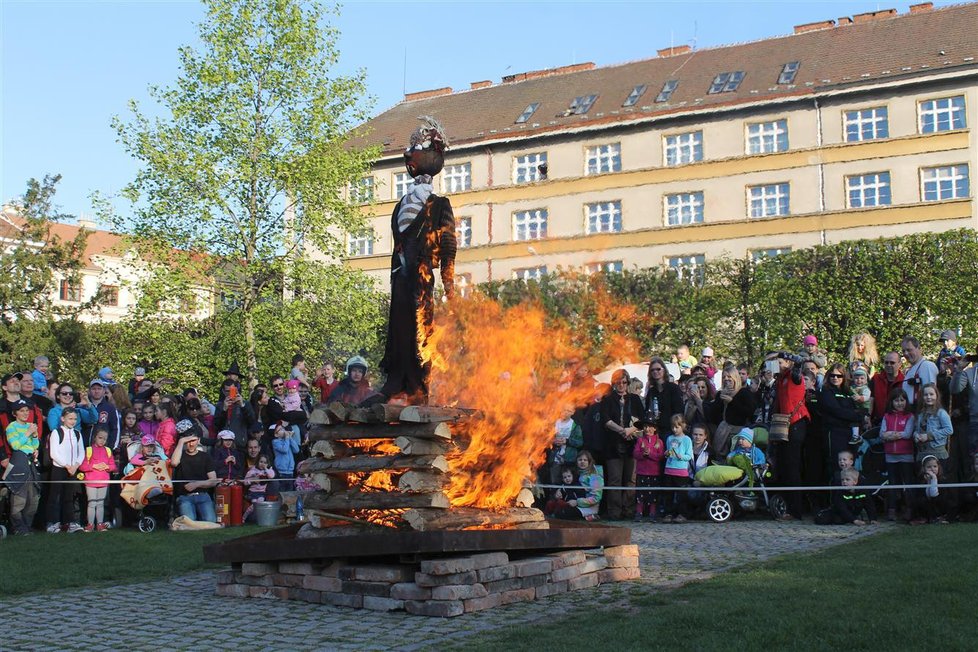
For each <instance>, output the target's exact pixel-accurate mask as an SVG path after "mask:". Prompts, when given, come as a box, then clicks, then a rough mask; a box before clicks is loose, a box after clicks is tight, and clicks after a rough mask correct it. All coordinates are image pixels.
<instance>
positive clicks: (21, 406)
mask: <svg viewBox="0 0 978 652" xmlns="http://www.w3.org/2000/svg"><path fill="white" fill-rule="evenodd" d="M4 385H6V383H4ZM9 407H10V408H12V413H13V416H14V419H15V420H14V421H12V422H11V423H10V424H9V425H8V426H7V428H6V440H7V446H8V447H9V449H10V452H9V454H8V453H7V451H6V450H4V452H3V453H2V454H3V455H6V456H7V458H6V459H4V460H3V461H4V464H3V466H4V476H5V483H6V485H7V487H8V489H9V490H10V494H11V495H10V524H11V526H12V527H13V531H14V534H18V535H24V534H30V533H31V523H32V522H33V521H34V514H35V513H36V512H37V502H38V491H37V480H38V476H37V457H38V455H37V451H38V447H39V445H40V441H39V439H38V436H37V426H36V425H35V424H32V423H27V416H28V414H29V413H30V407H29V406H28V405H27V402H26V401H18V402H17V403H14V404H12V405H10V406H9Z"/></svg>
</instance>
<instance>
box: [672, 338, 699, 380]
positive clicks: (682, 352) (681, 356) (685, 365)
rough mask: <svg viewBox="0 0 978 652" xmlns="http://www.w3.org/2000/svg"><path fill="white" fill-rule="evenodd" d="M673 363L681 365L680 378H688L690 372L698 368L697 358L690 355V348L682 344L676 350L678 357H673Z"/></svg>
mask: <svg viewBox="0 0 978 652" xmlns="http://www.w3.org/2000/svg"><path fill="white" fill-rule="evenodd" d="M673 362H675V363H677V364H678V365H679V375H680V376H688V375H689V372H690V370H691V369H692V368H693V367H694V366H696V358H694V357H693V356H691V355H690V354H689V347H688V346H686V345H685V344H680V345H679V346H678V347H677V348H676V355H675V356H674V357H673Z"/></svg>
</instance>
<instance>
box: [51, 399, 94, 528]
mask: <svg viewBox="0 0 978 652" xmlns="http://www.w3.org/2000/svg"><path fill="white" fill-rule="evenodd" d="M60 421H61V423H60V425H59V426H58V427H57V428H55V429H54V430H52V431H51V435H50V441H49V443H48V446H49V450H50V455H51V473H50V476H49V479H50V481H51V482H52V483H54V484H52V485H51V488H50V490H49V491H48V495H47V531H48V532H50V533H51V534H55V533H57V532H61V531H62V528H63V529H64V530H65V531H67V532H72V533H74V532H81V530H82V526H81V525H79V524H78V521H77V520H75V491H76V489H77V484H78V483H77V482H74V480H75V474H76V473H77V472H78V467H80V466H81V465H82V462H84V461H85V446H84V444H83V443H82V438H81V433H80V432H79V431H78V430H77V429H76V427H77V425H78V412H77V411H76V410H75V409H74V408H70V407H69V408H65V409H63V410H62V411H61V419H60Z"/></svg>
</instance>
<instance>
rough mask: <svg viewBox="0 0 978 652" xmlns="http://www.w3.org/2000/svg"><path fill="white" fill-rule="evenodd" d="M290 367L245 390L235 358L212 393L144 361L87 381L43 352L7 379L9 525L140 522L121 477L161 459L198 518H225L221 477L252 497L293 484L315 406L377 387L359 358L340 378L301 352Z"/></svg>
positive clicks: (0, 508)
mask: <svg viewBox="0 0 978 652" xmlns="http://www.w3.org/2000/svg"><path fill="white" fill-rule="evenodd" d="M292 365H293V366H292V369H291V371H290V372H289V373H288V375H287V376H285V377H283V376H281V375H273V376H272V377H271V378H270V379H269V381H268V383H267V384H258V385H256V386H254V387H253V388H252V389H251V390H250V391H246V390H245V389H244V388H243V386H242V374H241V370H240V368H239V367H238V365H237V364H232V365H231V366H230V367H229V368H228V369H227V370H226V371H225V374H224V375H225V378H224V381H223V382H222V383H221V385H220V387H219V388H218V391H217V393H216V396H215V399H216V400H214V401H213V402H211V401H208V400H207V398H205V396H204V394H203V393H201V392H200V391H199V390H198V389H197V388H196V387H187V388H185V389H183V390H179V389H177V388H175V387H174V383H173V382H172V381H170V380H168V379H166V378H159V379H155V380H154V379H151V378H149V377H147V373H146V369H145V368H143V367H137V368H135V369H133V373H132V377H131V378H129V379H126V380H121V379H117V378H116V375H115V373H114V372H113V370H112V369H111V368H109V367H103V368H101V369H99V371H98V373H97V374H96V376H95V378H93V379H92V380H91V381H90V382H89V383H87V386H82V387H79V386H77V385H75V384H73V383H71V382H68V381H67V380H63V379H58V378H55V377H54V376H53V375H52V374H51V373H50V370H51V364H50V361H49V359H48V358H47V357H46V356H43V355H39V356H37V357H36V358H34V368H33V369H32V370H30V371H24V372H10V373H6V374H5V375H4V376H3V378H2V381H0V388H2V391H3V395H2V397H0V524H4V523H5V524H6V525H8V526H9V529H10V531H11V532H13V533H14V534H30V533H31V532H33V531H40V530H45V531H47V532H49V533H58V532H99V531H104V530H107V529H109V528H110V527H113V526H121V525H123V524H125V523H129V522H132V521H133V520H134V518H135V513H134V511H133V510H132V509H131V507H130V506H129V505H127V504H126V502H125V501H124V500H122V499H121V497H120V493H121V489H120V486H121V484H120V483H119V482H117V481H118V480H119V479H120V478H123V477H124V476H126V475H128V474H130V473H132V472H133V471H134V470H136V469H137V468H138V467H144V466H145V465H147V464H152V463H154V462H158V461H165V462H168V465H169V469H171V470H172V480H173V481H174V482H173V492H174V497H175V501H174V505H175V508H176V511H177V512H178V513H179V514H180V515H182V516H186V517H187V518H190V519H193V520H204V521H215V520H216V519H217V514H216V513H215V504H214V497H213V488H214V487H215V486H217V485H218V484H219V483H221V482H229V481H240V482H243V483H244V487H245V491H246V493H247V496H248V498H249V502H250V503H252V504H253V503H254V502H257V501H261V500H263V499H264V497H265V496H266V495H267V494H273V493H277V492H279V491H287V490H290V489H292V488H293V487H294V483H295V470H296V465H297V463H298V462H299V461H300V460H301V459H302V457H303V455H305V454H307V450H308V448H307V446H306V445H305V444H306V424H307V421H308V418H309V414H310V413H311V411H312V409H313V407H314V405H315V404H317V403H320V402H325V401H328V400H340V401H360V400H363V399H364V398H369V397H370V396H372V395H373V394H374V392H373V390H371V389H370V385H369V383H368V382H367V378H366V375H367V371H368V363H367V362H366V360H364V359H363V358H362V357H360V356H354V357H352V358H350V359H349V360H348V361H347V364H346V366H345V369H344V371H345V375H344V377H343V379H342V380H341V379H339V378H338V377H337V374H336V370H335V368H334V366H333V365H332V364H330V363H326V364H323V365H322V366H320V367H319V368H318V369H316V370H315V372H314V373H313V372H310V370H308V369H307V367H306V361H305V359H304V357H303V356H302V355H296V356H294V358H293V360H292Z"/></svg>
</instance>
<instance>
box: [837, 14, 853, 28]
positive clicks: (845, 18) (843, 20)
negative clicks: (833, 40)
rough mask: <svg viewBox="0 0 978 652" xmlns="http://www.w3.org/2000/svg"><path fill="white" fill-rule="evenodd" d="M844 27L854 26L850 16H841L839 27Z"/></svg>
mask: <svg viewBox="0 0 978 652" xmlns="http://www.w3.org/2000/svg"><path fill="white" fill-rule="evenodd" d="M843 25H852V18H849V16H839V27H842V26H843Z"/></svg>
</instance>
